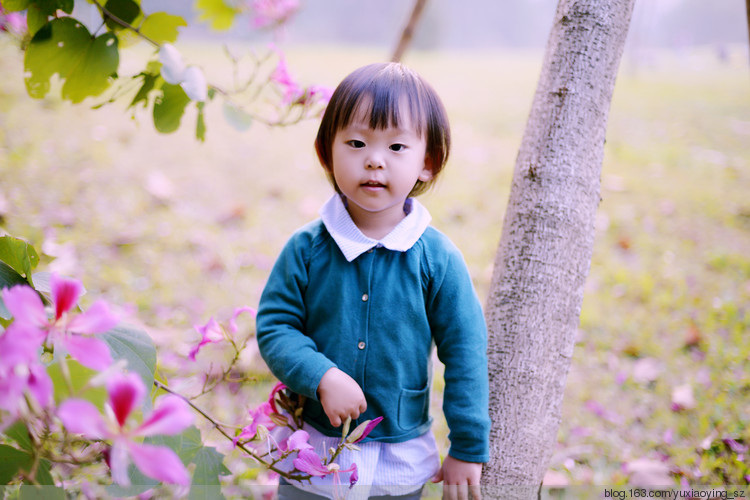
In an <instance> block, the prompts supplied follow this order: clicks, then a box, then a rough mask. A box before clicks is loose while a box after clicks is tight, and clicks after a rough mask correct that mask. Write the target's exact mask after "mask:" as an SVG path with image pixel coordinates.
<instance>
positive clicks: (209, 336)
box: [188, 318, 224, 361]
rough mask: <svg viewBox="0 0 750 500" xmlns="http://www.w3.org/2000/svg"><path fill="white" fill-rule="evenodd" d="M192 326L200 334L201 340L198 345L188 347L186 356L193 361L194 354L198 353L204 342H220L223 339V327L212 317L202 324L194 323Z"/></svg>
mask: <svg viewBox="0 0 750 500" xmlns="http://www.w3.org/2000/svg"><path fill="white" fill-rule="evenodd" d="M194 328H195V329H196V330H197V331H198V333H200V334H201V341H200V342H199V343H198V345H196V346H194V347H193V348H192V349H190V354H188V357H189V358H190V359H191V360H193V361H195V355H196V354H198V351H199V350H200V349H201V347H203V346H204V345H206V344H210V343H216V342H221V341H222V340H224V329H222V328H221V325H220V324H219V323H217V322H216V320H215V319H213V318H211V319H209V320H208V323H206V324H205V325H203V326H198V325H194Z"/></svg>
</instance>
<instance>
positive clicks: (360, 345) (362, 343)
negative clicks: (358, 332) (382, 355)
mask: <svg viewBox="0 0 750 500" xmlns="http://www.w3.org/2000/svg"><path fill="white" fill-rule="evenodd" d="M366 345H367V344H365V343H364V342H360V343H359V344H357V347H359V350H360V351H361V350H362V349H364V348H365V346H366Z"/></svg>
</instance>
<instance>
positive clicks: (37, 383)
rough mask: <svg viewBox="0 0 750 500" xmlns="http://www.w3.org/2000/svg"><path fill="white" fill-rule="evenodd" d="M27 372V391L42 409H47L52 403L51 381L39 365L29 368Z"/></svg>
mask: <svg viewBox="0 0 750 500" xmlns="http://www.w3.org/2000/svg"><path fill="white" fill-rule="evenodd" d="M29 371H30V373H29V391H30V392H31V394H32V395H33V396H34V399H36V400H37V402H38V403H39V405H40V406H41V407H42V408H47V407H48V406H50V404H51V403H52V379H51V378H50V377H49V375H48V374H47V370H45V368H44V365H42V364H41V363H35V364H33V365H31V366H29Z"/></svg>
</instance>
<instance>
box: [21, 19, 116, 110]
mask: <svg viewBox="0 0 750 500" xmlns="http://www.w3.org/2000/svg"><path fill="white" fill-rule="evenodd" d="M119 61H120V57H119V53H118V50H117V37H116V36H115V35H114V34H112V33H105V34H103V35H102V36H99V37H96V38H94V37H92V35H91V34H90V33H89V31H88V30H87V29H86V27H85V26H83V25H82V24H81V23H80V22H78V21H77V20H75V19H73V18H72V17H63V18H59V19H53V20H52V21H50V22H49V23H47V24H45V25H44V26H43V27H42V28H40V29H39V31H37V33H36V34H35V35H34V38H32V39H31V42H29V46H28V48H27V49H26V56H25V58H24V68H25V70H26V72H27V73H29V76H27V77H26V90H27V92H28V93H29V95H30V96H31V97H34V98H37V99H39V98H42V97H44V96H45V95H47V93H48V92H49V88H50V78H51V77H52V75H54V74H58V75H60V77H61V78H62V79H64V80H65V83H64V84H63V88H62V97H63V98H64V99H68V100H70V101H72V102H74V103H78V102H81V101H83V100H84V99H85V98H86V97H90V96H97V95H99V94H101V93H102V92H104V91H105V90H106V89H107V88H108V87H109V85H110V83H111V82H110V78H111V77H112V75H114V74H115V73H116V72H117V67H118V65H119Z"/></svg>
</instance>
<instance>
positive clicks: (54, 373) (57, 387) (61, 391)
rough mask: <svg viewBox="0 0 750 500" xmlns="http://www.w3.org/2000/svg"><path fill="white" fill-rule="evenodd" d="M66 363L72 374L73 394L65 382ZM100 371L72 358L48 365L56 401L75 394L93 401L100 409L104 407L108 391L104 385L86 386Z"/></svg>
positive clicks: (58, 401)
mask: <svg viewBox="0 0 750 500" xmlns="http://www.w3.org/2000/svg"><path fill="white" fill-rule="evenodd" d="M61 363H65V364H66V365H67V367H68V373H69V374H70V383H71V385H72V387H73V393H72V394H71V392H70V390H69V388H68V385H67V384H66V383H65V379H64V378H63V374H62V364H61ZM98 373H99V372H97V371H96V370H92V369H91V368H87V367H85V366H83V365H82V364H81V363H79V362H78V361H76V360H74V359H72V358H66V359H65V360H59V361H57V362H55V363H52V364H51V365H49V366H48V367H47V374H49V376H50V378H51V379H52V386H53V388H54V397H55V403H60V402H61V401H63V400H65V399H67V398H69V397H71V396H75V397H77V398H82V399H85V400H87V401H90V402H92V403H93V404H94V405H96V407H97V408H99V409H100V410H102V409H104V402H105V401H106V400H107V391H106V390H105V389H104V387H101V386H98V387H87V388H86V390H84V387H86V384H88V383H89V381H90V380H91V378H92V377H94V376H96V375H97V374H98Z"/></svg>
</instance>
